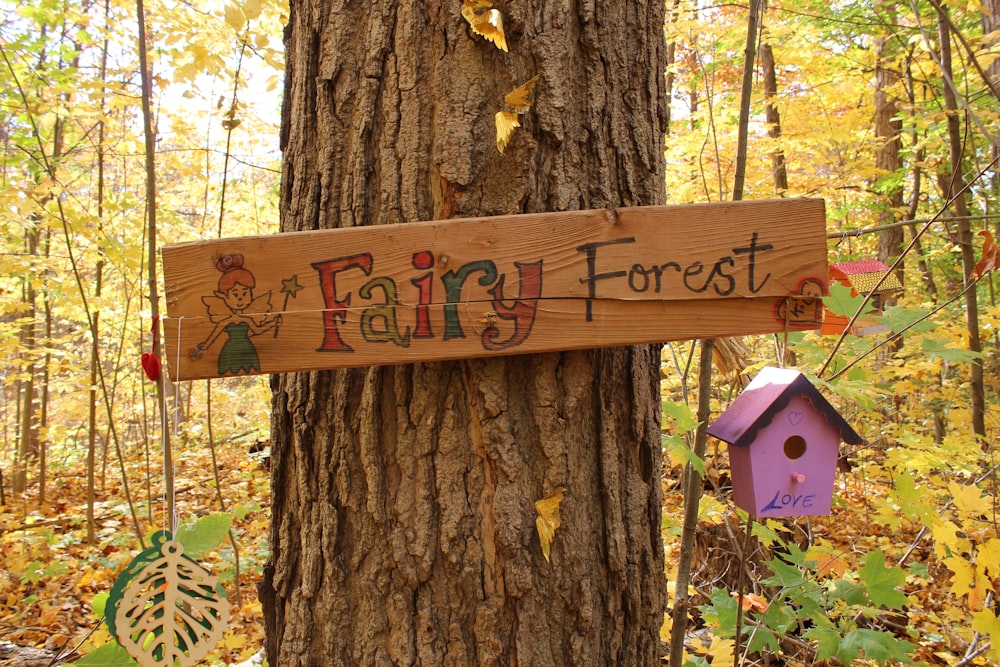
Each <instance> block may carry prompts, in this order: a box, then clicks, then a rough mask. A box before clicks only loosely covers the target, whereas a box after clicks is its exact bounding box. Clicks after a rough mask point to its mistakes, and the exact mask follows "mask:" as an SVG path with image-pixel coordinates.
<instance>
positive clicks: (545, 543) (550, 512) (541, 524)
mask: <svg viewBox="0 0 1000 667" xmlns="http://www.w3.org/2000/svg"><path fill="white" fill-rule="evenodd" d="M501 152H502V151H501ZM564 493H566V489H565V488H564V487H561V486H560V487H559V488H558V489H556V490H555V492H554V493H553V494H552V495H551V496H546V497H545V498H542V499H541V500H536V501H535V511H536V512H538V516H537V517H535V528H536V529H537V530H538V541H539V542H541V544H542V555H543V556H545V560H546V561H548V560H549V554H550V553H551V549H552V538H553V537H555V534H556V529H557V528H559V524H560V523H561V520H560V518H559V506H560V505H561V504H562V499H563V494H564Z"/></svg>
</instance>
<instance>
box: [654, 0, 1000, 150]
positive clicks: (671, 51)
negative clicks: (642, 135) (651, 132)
mask: <svg viewBox="0 0 1000 667" xmlns="http://www.w3.org/2000/svg"><path fill="white" fill-rule="evenodd" d="M997 1H998V2H1000V0H997ZM680 5H681V0H673V3H672V6H671V8H670V19H669V20H670V23H671V25H672V24H676V23H677V21H678V20H679V19H680ZM665 57H666V63H665V64H666V74H665V75H664V80H665V83H666V89H665V90H664V91H663V98H664V100H665V101H666V113H667V115H666V121H665V122H664V134H667V135H669V134H670V120H671V110H672V109H673V104H674V101H673V97H674V81H676V79H677V74H676V72H675V71H674V63H675V62H676V61H677V42H676V41H674V40H673V39H668V40H667V49H666V54H665Z"/></svg>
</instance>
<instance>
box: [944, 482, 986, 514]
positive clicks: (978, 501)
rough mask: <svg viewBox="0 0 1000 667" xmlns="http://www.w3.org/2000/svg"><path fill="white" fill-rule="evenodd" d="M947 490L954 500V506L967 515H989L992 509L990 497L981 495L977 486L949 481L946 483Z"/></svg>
mask: <svg viewBox="0 0 1000 667" xmlns="http://www.w3.org/2000/svg"><path fill="white" fill-rule="evenodd" d="M948 490H949V491H950V492H951V495H952V498H953V499H954V501H955V507H957V508H958V510H959V511H960V512H962V513H964V514H965V515H967V516H968V515H971V516H979V515H981V514H986V515H989V514H990V513H992V511H993V507H992V503H991V501H990V499H989V498H987V497H986V496H984V495H983V492H982V491H980V490H979V487H978V486H975V485H973V484H959V483H958V482H956V481H951V482H949V483H948Z"/></svg>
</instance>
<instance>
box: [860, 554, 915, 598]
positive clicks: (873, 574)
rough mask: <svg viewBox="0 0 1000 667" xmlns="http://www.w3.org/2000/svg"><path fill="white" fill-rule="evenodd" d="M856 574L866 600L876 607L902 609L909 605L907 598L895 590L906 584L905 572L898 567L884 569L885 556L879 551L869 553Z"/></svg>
mask: <svg viewBox="0 0 1000 667" xmlns="http://www.w3.org/2000/svg"><path fill="white" fill-rule="evenodd" d="M858 574H859V575H860V577H861V583H862V584H864V587H865V591H866V592H867V593H868V598H869V599H870V600H871V601H872V604H873V605H875V606H876V607H881V606H883V605H884V606H886V607H888V608H890V609H902V608H903V607H905V606H906V605H907V604H909V602H910V601H909V600H908V599H907V597H906V596H905V595H903V594H902V593H900V592H899V591H898V590H896V588H897V587H898V586H902V585H903V584H905V583H906V572H905V571H904V570H903V569H902V568H899V567H886V566H885V554H884V553H882V552H881V551H871V552H869V553H868V556H866V557H865V564H864V567H862V568H861V569H860V570H859V571H858Z"/></svg>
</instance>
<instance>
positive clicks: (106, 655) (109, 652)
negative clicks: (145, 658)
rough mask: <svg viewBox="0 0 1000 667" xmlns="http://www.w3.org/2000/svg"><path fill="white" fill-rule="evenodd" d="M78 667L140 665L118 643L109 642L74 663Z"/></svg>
mask: <svg viewBox="0 0 1000 667" xmlns="http://www.w3.org/2000/svg"><path fill="white" fill-rule="evenodd" d="M73 664H74V665H77V666H78V667H125V666H126V665H138V664H139V663H137V662H136V661H135V660H134V659H133V658H132V656H130V655H129V654H128V652H127V651H125V649H124V648H122V646H121V644H119V643H118V642H116V641H109V642H108V643H107V644H105V645H104V646H100V647H98V648H97V649H96V650H94V651H91V652H90V653H88V654H87V655H85V656H83V657H82V658H80V659H79V660H77V661H76V662H74V663H73Z"/></svg>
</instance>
